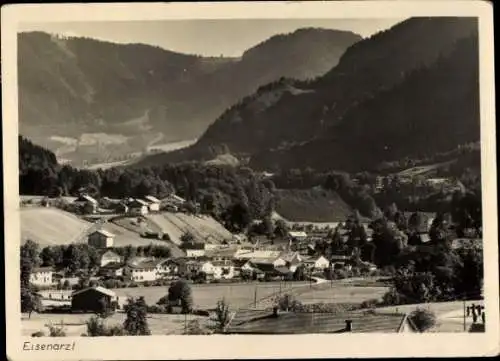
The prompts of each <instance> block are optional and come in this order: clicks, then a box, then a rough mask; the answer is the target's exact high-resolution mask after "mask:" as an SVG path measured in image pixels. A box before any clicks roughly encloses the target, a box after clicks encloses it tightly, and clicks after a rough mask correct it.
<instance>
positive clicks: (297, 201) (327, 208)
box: [276, 189, 353, 222]
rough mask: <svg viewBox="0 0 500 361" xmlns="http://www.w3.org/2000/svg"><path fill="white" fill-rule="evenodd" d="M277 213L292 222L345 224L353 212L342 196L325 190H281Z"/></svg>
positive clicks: (278, 193) (279, 191)
mask: <svg viewBox="0 0 500 361" xmlns="http://www.w3.org/2000/svg"><path fill="white" fill-rule="evenodd" d="M277 195H278V203H277V206H276V211H277V212H278V213H279V214H280V215H281V216H282V217H284V218H286V219H287V220H289V221H292V222H344V221H345V220H346V219H347V217H349V216H350V215H351V214H352V213H353V210H352V208H351V207H350V206H349V205H348V204H347V203H345V202H344V200H343V199H342V198H340V196H339V195H338V194H337V193H335V192H332V191H327V190H323V189H280V190H278V191H277Z"/></svg>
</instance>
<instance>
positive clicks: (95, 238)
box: [88, 229, 115, 248]
mask: <svg viewBox="0 0 500 361" xmlns="http://www.w3.org/2000/svg"><path fill="white" fill-rule="evenodd" d="M114 237H115V235H114V234H113V233H111V232H108V231H106V230H104V229H99V230H97V231H95V232H93V233H91V234H90V235H89V238H88V243H89V245H90V246H93V247H95V248H110V247H113V241H114Z"/></svg>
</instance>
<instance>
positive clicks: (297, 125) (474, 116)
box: [144, 17, 479, 171]
mask: <svg viewBox="0 0 500 361" xmlns="http://www.w3.org/2000/svg"><path fill="white" fill-rule="evenodd" d="M409 44H411V46H410V45H409ZM477 47H478V44H477V19H475V18H446V17H444V18H411V19H408V20H406V21H403V22H402V23H399V24H397V25H395V26H393V27H392V28H390V29H388V30H385V31H382V32H380V33H378V34H375V35H373V36H371V37H370V38H367V39H364V40H362V41H359V42H357V43H355V44H353V45H352V46H351V47H349V48H348V49H347V50H346V51H345V52H344V54H343V55H342V57H341V58H340V60H339V62H338V64H337V66H335V67H333V68H332V70H330V71H329V72H327V73H326V74H325V75H323V76H321V77H318V78H316V79H312V80H309V81H293V80H292V81H289V82H288V83H286V81H282V82H277V83H276V82H275V83H271V84H268V85H267V86H264V87H261V88H259V90H258V91H257V92H256V93H254V94H253V95H252V96H249V97H246V98H245V99H244V100H243V101H242V102H239V103H236V104H234V105H233V106H232V107H230V108H228V109H227V110H226V112H225V113H223V114H222V115H221V116H220V117H219V118H218V119H217V120H216V122H214V123H213V124H212V125H211V126H210V127H209V128H208V129H207V131H206V132H205V133H204V135H203V136H202V137H200V139H199V141H198V143H196V144H195V145H193V146H192V147H191V148H188V149H184V150H182V151H179V152H176V153H172V154H167V155H163V158H162V156H161V155H157V156H155V158H151V159H146V160H145V161H144V162H149V164H153V163H154V162H170V161H174V162H175V161H180V160H197V159H200V158H201V159H204V157H210V156H213V154H211V152H210V149H213V148H216V147H218V146H221V145H223V146H224V147H225V148H226V149H228V150H229V151H230V152H231V153H233V155H238V156H240V157H242V158H250V166H251V167H255V168H257V169H263V170H271V171H272V170H276V169H278V168H280V167H284V168H305V167H312V168H317V169H321V170H324V169H343V170H349V171H358V170H366V169H365V168H366V167H367V166H371V167H375V166H377V164H375V163H380V162H384V161H393V160H395V158H398V157H401V158H405V157H407V156H410V157H413V156H419V155H420V153H422V151H427V150H429V151H430V152H433V151H436V152H441V151H446V150H449V149H452V148H454V147H456V146H458V145H459V144H462V143H468V142H471V141H476V140H477V139H475V138H477V136H478V134H479V114H478V111H477V108H478V101H479V99H478V93H479V90H478V86H477V83H478V63H477V62H478V48H477ZM453 54H460V56H461V57H462V56H463V57H465V58H464V60H462V59H460V58H457V57H454V55H453ZM443 62H445V63H447V65H448V66H449V69H448V68H447V66H443V65H441V67H440V68H438V66H437V65H436V64H439V63H443ZM464 74H465V75H464ZM466 74H470V76H468V77H467V76H466ZM419 78H423V79H427V80H425V81H427V84H425V81H420V82H419V81H418V79H419ZM415 79H417V80H415ZM285 83H286V84H285ZM283 87H291V88H294V89H295V94H293V95H290V92H286V91H284V90H283V89H284V88H283ZM398 87H399V88H400V89H402V90H403V91H404V92H405V94H407V95H406V97H403V98H402V97H401V96H399V102H397V103H396V106H394V104H392V103H391V97H392V98H397V97H398V95H397V94H396V93H397V92H398V91H394V89H398ZM438 88H439V89H441V90H440V92H441V94H437V93H436V94H437V96H438V97H439V99H440V102H437V101H435V100H433V97H432V92H433V91H437V90H436V89H438ZM445 88H446V89H445ZM263 89H264V90H263ZM391 91H392V93H391ZM446 91H448V92H449V93H450V95H449V96H447V95H446V94H443V93H445V92H446ZM412 93H415V94H414V95H412ZM387 94H392V95H387ZM417 94H418V96H417ZM263 97H267V98H270V97H271V98H272V97H278V98H279V99H278V100H276V101H275V102H273V103H272V104H269V105H268V106H267V107H266V106H264V107H260V108H258V111H253V110H255V109H253V108H252V107H253V106H254V105H255V102H256V99H259V98H263ZM421 99H425V101H422V100H421ZM370 102H371V103H370ZM450 102H451V103H450ZM454 102H455V103H456V105H453V106H451V105H450V104H453V103H454ZM366 104H371V105H370V106H371V110H368V109H369V108H370V106H367V105H366ZM416 104H420V105H422V106H423V104H425V107H424V108H426V109H425V110H424V111H423V112H422V113H425V116H426V117H427V118H425V117H424V116H422V115H420V117H419V112H420V109H419V108H418V107H417V106H416ZM405 107H408V108H409V109H412V112H410V114H411V117H412V121H411V122H410V121H407V118H409V117H408V116H407V115H406V113H405V109H404V108H405ZM461 107H462V109H461ZM447 108H455V110H454V112H455V113H454V114H455V115H456V117H457V120H458V119H460V122H457V123H456V124H453V123H452V122H451V120H450V119H451V118H450V117H451V116H452V115H451V114H452V112H451V111H449V109H447ZM252 109H253V110H252ZM460 109H461V110H462V113H463V114H461V111H460ZM384 112H385V113H384ZM370 113H373V114H375V113H377V114H381V116H382V117H389V118H391V119H393V121H394V122H396V123H394V124H399V125H398V126H397V128H398V129H399V132H400V135H401V136H402V138H405V139H406V141H407V143H408V144H407V150H406V151H403V150H401V151H400V152H399V153H394V155H395V157H393V156H392V155H391V154H388V153H389V152H385V153H387V154H386V155H381V151H380V150H379V148H380V145H382V144H381V142H383V140H384V137H386V136H388V137H390V138H391V139H395V137H396V138H397V134H393V135H390V132H391V131H392V130H391V129H392V128H393V126H390V127H387V126H379V127H377V123H378V120H377V118H376V117H375V116H371V115H370ZM356 114H357V115H356ZM465 114H466V115H467V116H461V115H465ZM442 116H445V117H447V118H446V121H444V122H443V124H446V126H444V125H442V130H443V131H446V130H447V129H448V130H449V131H450V134H451V135H453V136H452V137H450V138H451V139H450V140H449V141H448V140H447V145H446V147H443V146H441V145H439V144H438V143H439V140H437V138H436V139H434V140H433V143H432V144H433V146H432V147H425V146H424V145H419V144H416V140H413V139H412V138H411V137H409V135H410V134H411V131H410V130H409V129H406V128H405V127H410V126H412V124H413V126H418V127H420V128H419V129H429V126H430V125H431V124H435V125H436V126H438V125H439V121H438V120H437V119H439V118H440V117H442ZM360 117H361V118H363V119H364V120H363V122H360V121H358V120H356V119H357V118H360ZM351 123H353V124H357V126H355V127H354V126H351V125H350V124H351ZM420 123H421V124H420ZM419 124H420V125H419ZM451 124H453V125H454V126H455V125H456V126H457V127H456V129H454V127H452V126H451ZM450 127H451V128H450ZM460 129H461V130H460ZM351 133H352V134H351ZM375 133H376V134H378V135H379V139H378V140H376V139H375V140H376V142H375V143H373V141H374V139H373V138H370V137H371V134H375ZM353 134H355V136H353ZM422 134H423V133H422ZM426 134H427V135H428V136H434V134H432V133H430V132H429V131H428V130H427V133H426ZM460 134H461V135H460ZM464 134H465V135H467V134H468V135H469V136H463V135H464ZM363 137H364V138H366V139H370V141H369V142H368V143H367V144H368V145H370V146H371V145H373V147H375V148H374V149H375V150H376V152H374V153H373V154H372V152H371V151H368V150H366V151H363V147H360V146H359V144H364V143H363V139H364V138H363ZM423 139H425V138H423ZM420 141H421V140H420ZM370 142H372V143H373V144H371V143H370ZM377 142H378V143H377ZM379 143H380V144H379ZM401 143H402V144H403V143H404V142H401ZM350 144H354V145H356V144H357V145H358V146H357V149H356V147H354V148H353V147H352V146H351V145H350ZM412 144H413V146H414V148H411V146H410V145H412ZM403 145H405V144H403ZM382 148H383V145H382ZM396 148H397V147H396ZM403 148H404V146H403V147H402V148H401V149H403ZM290 149H294V150H293V151H290ZM382 153H383V152H382ZM325 154H331V155H333V156H330V157H325ZM337 154H338V156H337ZM340 154H341V155H342V156H340ZM375 155H377V156H375ZM342 157H343V158H344V159H342ZM363 157H365V158H366V159H365V160H363V159H362V158H363ZM370 163H372V164H370Z"/></svg>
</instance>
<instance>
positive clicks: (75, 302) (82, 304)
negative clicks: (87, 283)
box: [71, 287, 116, 312]
mask: <svg viewBox="0 0 500 361" xmlns="http://www.w3.org/2000/svg"><path fill="white" fill-rule="evenodd" d="M115 298H116V294H115V293H114V292H113V291H110V290H108V289H106V288H104V287H89V288H85V289H83V290H79V291H76V292H73V294H72V297H71V310H72V311H80V312H99V311H101V310H102V309H103V306H106V307H111V303H112V301H113V300H114V299H115Z"/></svg>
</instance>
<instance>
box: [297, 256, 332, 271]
mask: <svg viewBox="0 0 500 361" xmlns="http://www.w3.org/2000/svg"><path fill="white" fill-rule="evenodd" d="M302 262H303V263H304V265H305V266H306V268H307V269H309V270H312V271H323V270H325V269H328V268H330V261H329V260H328V259H327V258H326V257H325V256H315V257H313V256H311V257H303V259H302Z"/></svg>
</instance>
